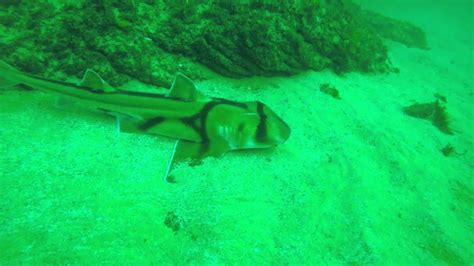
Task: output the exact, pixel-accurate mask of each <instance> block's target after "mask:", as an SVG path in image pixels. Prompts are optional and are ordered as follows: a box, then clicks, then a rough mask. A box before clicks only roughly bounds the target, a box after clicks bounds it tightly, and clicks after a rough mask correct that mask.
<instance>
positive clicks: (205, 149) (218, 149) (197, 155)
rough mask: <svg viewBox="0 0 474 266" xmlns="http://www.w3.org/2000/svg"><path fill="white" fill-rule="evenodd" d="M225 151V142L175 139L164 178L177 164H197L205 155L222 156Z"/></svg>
mask: <svg viewBox="0 0 474 266" xmlns="http://www.w3.org/2000/svg"><path fill="white" fill-rule="evenodd" d="M227 151H229V146H228V145H227V143H225V142H220V141H219V142H207V143H200V142H192V141H186V140H177V141H176V144H175V146H174V151H173V154H172V155H171V158H170V161H169V163H168V169H167V171H166V175H165V180H166V178H167V177H168V176H169V175H170V173H171V171H172V170H173V169H174V167H175V166H176V165H177V164H180V163H184V162H188V163H189V164H190V165H197V164H200V163H201V162H202V160H203V159H205V158H206V157H210V156H211V157H217V158H218V157H222V156H223V155H224V154H225V153H226V152H227Z"/></svg>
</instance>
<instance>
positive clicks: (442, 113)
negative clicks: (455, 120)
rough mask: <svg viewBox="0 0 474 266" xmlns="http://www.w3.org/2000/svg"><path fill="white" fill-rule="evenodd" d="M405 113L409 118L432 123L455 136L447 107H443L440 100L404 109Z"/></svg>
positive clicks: (416, 104)
mask: <svg viewBox="0 0 474 266" xmlns="http://www.w3.org/2000/svg"><path fill="white" fill-rule="evenodd" d="M403 112H404V113H405V114H407V115H409V116H412V117H416V118H419V119H425V120H429V121H431V123H432V124H433V125H434V126H435V127H437V128H438V129H439V130H440V131H441V132H443V133H445V134H447V135H453V134H454V132H453V130H452V129H451V128H450V126H449V116H448V113H447V111H446V106H444V105H442V104H441V103H440V101H439V100H438V99H436V101H434V102H430V103H415V104H412V105H410V106H407V107H404V108H403Z"/></svg>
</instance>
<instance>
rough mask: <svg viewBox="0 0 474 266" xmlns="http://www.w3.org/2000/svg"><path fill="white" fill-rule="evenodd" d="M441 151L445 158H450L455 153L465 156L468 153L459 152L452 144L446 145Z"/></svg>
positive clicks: (465, 151)
mask: <svg viewBox="0 0 474 266" xmlns="http://www.w3.org/2000/svg"><path fill="white" fill-rule="evenodd" d="M440 151H441V153H442V154H443V155H444V156H445V157H449V156H450V155H451V154H453V153H454V154H457V155H464V154H466V153H467V150H464V152H457V151H456V150H455V149H454V147H453V146H452V145H451V144H450V143H448V144H446V145H445V146H444V147H443V148H442V149H441V150H440Z"/></svg>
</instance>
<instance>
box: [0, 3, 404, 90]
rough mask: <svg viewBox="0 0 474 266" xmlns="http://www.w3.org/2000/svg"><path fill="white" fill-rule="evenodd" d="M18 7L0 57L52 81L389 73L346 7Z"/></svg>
mask: <svg viewBox="0 0 474 266" xmlns="http://www.w3.org/2000/svg"><path fill="white" fill-rule="evenodd" d="M13 2H15V4H10V5H8V6H7V7H6V8H3V9H1V10H0V27H1V29H2V31H4V33H3V34H1V35H0V37H2V40H1V42H0V46H1V48H4V49H2V53H0V59H2V60H5V61H7V62H9V63H11V64H12V65H15V66H17V67H19V68H20V69H23V70H25V71H28V72H32V73H37V74H46V75H47V76H51V77H56V78H61V77H64V76H76V77H78V78H79V77H81V76H82V74H83V73H84V70H85V69H87V68H92V69H95V70H96V71H97V72H99V73H100V74H101V75H102V76H103V78H104V79H105V80H107V81H109V82H110V83H111V84H112V85H120V84H123V83H124V82H126V81H127V80H129V79H130V78H133V79H137V80H139V81H142V82H145V83H150V84H153V85H158V86H168V85H169V83H170V82H171V80H172V78H173V76H174V75H175V73H176V72H178V71H180V72H183V73H185V74H186V75H188V76H189V77H190V78H192V79H200V78H204V77H205V76H206V74H205V73H207V72H206V68H203V67H202V66H205V67H207V68H209V69H211V70H213V71H214V72H217V73H219V74H221V75H225V76H230V77H247V76H254V75H264V76H273V75H290V74H295V73H298V72H301V71H304V70H308V69H311V70H315V71H319V70H322V69H325V68H330V69H332V70H333V71H335V72H338V73H344V72H348V71H361V72H384V71H387V70H389V69H390V65H389V61H388V55H387V49H386V47H385V46H384V44H383V41H382V39H381V38H380V36H379V34H378V33H377V32H376V31H375V30H374V29H373V26H372V25H371V24H370V23H368V22H367V20H366V19H363V18H362V16H361V15H360V14H361V12H358V11H357V9H356V8H354V5H353V4H352V3H351V2H349V1H344V0H326V1H323V0H308V1H273V2H271V3H267V2H266V1H257V0H251V1H244V2H242V3H234V2H230V1H163V2H161V1H158V2H155V1H146V0H142V1H115V0H96V1H75V2H70V3H66V4H61V5H52V4H50V2H49V1H44V0H43V1H42V0H40V1H32V0H23V1H13ZM13 2H12V3H13ZM354 10H355V11H354ZM402 29H403V28H402ZM0 32H1V31H0Z"/></svg>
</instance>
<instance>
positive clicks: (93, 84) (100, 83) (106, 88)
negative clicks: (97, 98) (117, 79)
mask: <svg viewBox="0 0 474 266" xmlns="http://www.w3.org/2000/svg"><path fill="white" fill-rule="evenodd" d="M79 86H84V87H88V88H91V89H92V90H93V91H102V92H112V91H115V89H114V88H113V87H112V86H110V85H109V84H108V83H107V82H105V81H104V80H103V79H102V78H101V77H100V76H99V74H97V73H96V72H95V71H94V70H92V69H87V70H86V73H85V74H84V77H83V78H82V80H81V82H79Z"/></svg>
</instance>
